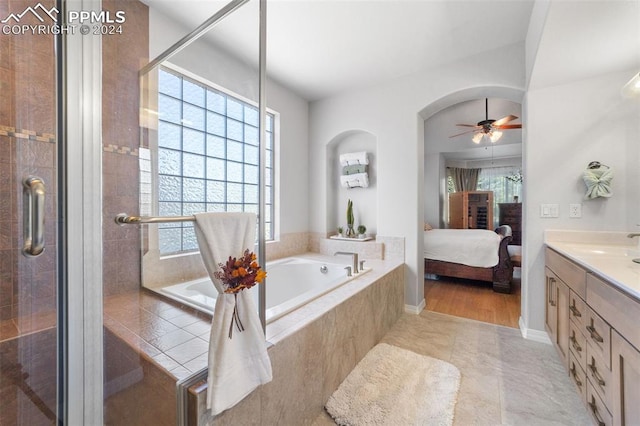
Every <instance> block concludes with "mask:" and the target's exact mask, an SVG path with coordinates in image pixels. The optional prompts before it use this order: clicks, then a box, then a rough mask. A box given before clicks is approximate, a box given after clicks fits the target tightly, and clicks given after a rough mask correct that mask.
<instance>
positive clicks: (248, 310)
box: [195, 213, 272, 415]
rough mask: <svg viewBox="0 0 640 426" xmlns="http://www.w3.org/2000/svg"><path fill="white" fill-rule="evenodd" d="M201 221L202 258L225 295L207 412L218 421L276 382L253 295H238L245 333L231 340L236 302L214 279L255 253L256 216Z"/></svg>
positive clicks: (212, 216) (213, 343) (214, 329)
mask: <svg viewBox="0 0 640 426" xmlns="http://www.w3.org/2000/svg"><path fill="white" fill-rule="evenodd" d="M195 217H196V226H195V230H196V236H197V238H198V245H199V246H200V255H201V256H202V260H203V261H204V264H205V266H206V268H207V271H209V275H210V276H211V280H212V281H213V284H214V286H215V287H216V290H218V293H219V294H218V298H217V299H216V306H215V310H214V312H213V321H212V322H211V338H210V340H209V379H208V384H209V387H208V390H207V408H209V409H211V412H212V414H213V415H216V414H219V413H221V412H223V411H224V410H226V409H228V408H231V407H233V406H234V405H235V404H237V403H238V402H240V401H241V400H242V399H243V398H244V397H246V396H247V395H249V394H250V393H251V392H252V391H253V390H254V389H255V388H256V387H258V386H259V385H261V384H264V383H268V382H270V381H271V378H272V373H271V361H270V360H269V355H268V354H267V344H266V341H265V336H264V333H263V331H262V325H261V323H260V318H259V317H258V311H257V309H256V306H255V304H254V303H253V300H252V298H251V295H250V294H249V293H248V292H247V291H241V292H240V293H238V313H239V315H240V318H241V320H242V325H243V326H244V331H242V332H239V331H238V330H237V329H235V330H234V332H233V337H232V338H231V339H230V338H229V326H230V324H231V316H232V313H233V308H234V305H235V298H234V295H233V294H227V293H224V286H223V284H222V282H221V281H220V280H218V279H217V278H215V276H214V273H215V272H216V271H218V270H220V269H221V268H220V267H219V266H218V264H219V263H224V262H226V261H227V259H228V258H229V256H231V257H241V256H242V254H243V253H244V251H245V250H246V249H249V250H252V249H253V246H254V244H255V235H256V215H255V214H254V213H199V214H196V215H195Z"/></svg>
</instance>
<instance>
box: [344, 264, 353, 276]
mask: <svg viewBox="0 0 640 426" xmlns="http://www.w3.org/2000/svg"><path fill="white" fill-rule="evenodd" d="M344 269H346V270H347V276H348V277H351V276H353V274H352V273H351V266H345V267H344Z"/></svg>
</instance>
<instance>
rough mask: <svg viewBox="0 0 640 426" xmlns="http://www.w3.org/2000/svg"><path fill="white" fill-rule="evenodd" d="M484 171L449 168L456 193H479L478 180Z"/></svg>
mask: <svg viewBox="0 0 640 426" xmlns="http://www.w3.org/2000/svg"><path fill="white" fill-rule="evenodd" d="M481 170H482V169H463V168H460V167H447V172H448V173H449V177H451V180H452V181H453V185H454V189H455V191H454V192H461V191H477V190H478V189H477V188H478V179H479V176H480V171H481Z"/></svg>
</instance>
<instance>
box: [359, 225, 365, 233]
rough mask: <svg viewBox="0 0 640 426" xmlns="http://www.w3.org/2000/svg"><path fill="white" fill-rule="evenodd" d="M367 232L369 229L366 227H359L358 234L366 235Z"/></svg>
mask: <svg viewBox="0 0 640 426" xmlns="http://www.w3.org/2000/svg"><path fill="white" fill-rule="evenodd" d="M366 232H367V227H366V226H364V225H358V234H365V233H366Z"/></svg>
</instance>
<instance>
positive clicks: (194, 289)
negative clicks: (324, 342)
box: [159, 256, 369, 323]
mask: <svg viewBox="0 0 640 426" xmlns="http://www.w3.org/2000/svg"><path fill="white" fill-rule="evenodd" d="M345 266H347V265H346V264H344V263H336V259H335V258H333V257H327V258H326V261H325V260H324V259H318V258H317V257H314V258H307V257H302V256H298V257H289V258H286V259H280V260H276V261H273V262H269V263H267V267H266V271H267V280H266V283H267V303H266V305H267V312H266V319H267V323H269V322H271V321H273V320H275V319H277V318H280V317H281V316H283V315H285V314H287V313H289V312H291V311H293V310H294V309H297V308H299V307H300V306H302V305H304V304H306V303H308V302H310V301H311V300H313V299H315V298H317V297H320V296H322V295H323V294H325V293H328V292H330V291H331V290H333V289H335V288H337V287H339V286H341V285H342V284H344V283H346V282H348V281H350V280H352V279H354V278H356V277H359V276H361V275H362V274H363V273H366V272H367V271H369V269H368V268H365V269H364V270H363V271H361V272H360V273H359V274H354V275H353V276H351V277H348V276H347V271H346V270H345ZM325 267H326V269H325ZM323 271H324V272H323ZM245 291H249V292H251V293H252V294H253V295H254V301H255V303H256V306H258V286H254V287H253V288H251V289H250V290H245ZM159 292H160V293H162V294H164V295H165V296H167V297H170V298H172V299H174V300H177V301H179V302H181V303H184V304H186V305H188V306H191V307H193V308H195V309H198V310H200V311H202V312H206V313H209V314H213V308H214V306H215V303H216V296H217V291H216V289H215V288H214V287H213V283H212V282H211V280H210V279H209V278H203V279H199V280H194V281H188V282H185V283H180V284H175V285H172V286H169V287H164V288H161V289H159Z"/></svg>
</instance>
